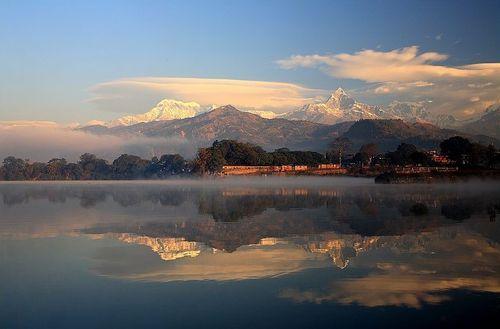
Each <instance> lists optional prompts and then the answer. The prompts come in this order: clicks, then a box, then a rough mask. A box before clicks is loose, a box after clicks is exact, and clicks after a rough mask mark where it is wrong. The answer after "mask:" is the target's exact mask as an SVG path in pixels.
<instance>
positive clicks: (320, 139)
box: [80, 105, 497, 151]
mask: <svg viewBox="0 0 500 329" xmlns="http://www.w3.org/2000/svg"><path fill="white" fill-rule="evenodd" d="M80 129H81V130H82V131H85V132H89V133H94V134H107V135H118V136H131V135H139V136H146V137H164V138H175V137H176V138H181V139H185V140H188V141H189V142H190V143H194V144H195V146H197V147H205V146H208V145H210V144H211V143H212V142H213V141H215V140H222V139H234V140H238V141H241V142H249V143H253V144H257V145H260V146H262V147H264V148H265V149H267V150H274V149H276V148H280V147H287V148H290V149H303V150H312V151H325V150H326V149H327V148H328V145H329V144H330V143H331V142H332V141H333V140H335V139H336V138H337V137H347V138H349V139H351V140H352V142H353V144H354V145H356V147H359V146H361V145H362V144H366V143H370V142H376V143H378V144H380V148H381V151H389V150H393V149H394V148H395V147H397V145H399V144H400V143H401V142H408V143H412V144H415V145H416V146H417V147H420V148H425V149H431V148H437V147H438V146H439V142H440V141H442V140H443V139H446V138H449V137H453V136H457V135H461V136H464V137H467V138H470V139H472V140H475V141H481V142H483V143H497V140H495V139H494V138H488V137H485V136H473V135H471V134H467V133H463V132H459V131H456V130H452V129H442V128H439V127H437V126H434V125H432V124H429V123H422V122H415V123H408V122H405V121H403V120H401V119H390V120H387V119H380V120H368V119H365V120H359V121H356V122H353V121H350V122H341V123H337V124H334V125H324V124H319V123H314V122H309V121H299V120H288V119H284V118H276V119H265V118H262V117H260V116H259V115H257V114H252V113H248V112H243V111H240V110H238V109H237V108H235V107H234V106H231V105H225V106H221V107H219V108H216V109H214V110H212V111H209V112H204V113H201V114H199V115H197V116H195V117H191V118H184V119H177V120H167V121H156V122H148V123H139V124H135V125H131V126H118V127H105V126H88V127H84V128H80Z"/></svg>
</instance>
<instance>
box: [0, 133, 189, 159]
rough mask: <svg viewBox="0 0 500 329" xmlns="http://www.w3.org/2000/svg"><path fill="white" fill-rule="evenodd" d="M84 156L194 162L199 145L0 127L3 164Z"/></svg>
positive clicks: (175, 140) (0, 157)
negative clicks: (175, 156) (177, 157)
mask: <svg viewBox="0 0 500 329" xmlns="http://www.w3.org/2000/svg"><path fill="white" fill-rule="evenodd" d="M83 153H93V154H95V155H97V156H98V157H101V158H105V159H107V160H112V159H115V158H117V157H118V156H120V155H121V154H124V153H127V154H133V155H138V156H140V157H143V158H146V159H150V158H152V157H153V156H160V155H162V154H167V153H179V154H181V155H182V156H184V157H186V158H192V157H193V156H194V154H195V153H196V145H193V143H190V142H189V141H188V140H186V139H181V138H161V137H155V138H152V137H139V136H136V137H133V136H128V137H118V136H109V135H99V136H98V135H93V134H89V133H85V132H82V131H77V130H74V129H70V128H66V127H60V126H50V125H47V126H9V125H2V124H0V160H3V159H4V158H5V157H7V156H11V155H12V156H15V157H18V158H22V159H29V160H30V161H42V162H46V161H48V160H50V159H52V158H66V160H68V161H76V160H77V159H78V158H79V157H80V155H81V154H83Z"/></svg>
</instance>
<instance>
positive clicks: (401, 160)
mask: <svg viewBox="0 0 500 329" xmlns="http://www.w3.org/2000/svg"><path fill="white" fill-rule="evenodd" d="M351 145H352V144H351V142H350V141H349V139H347V138H337V139H336V140H335V141H334V142H332V144H331V145H330V150H329V151H328V153H327V158H329V159H330V160H331V161H332V162H337V163H342V164H344V165H346V166H356V165H381V166H406V165H416V166H436V165H439V164H438V163H436V162H434V160H433V158H432V156H431V154H429V153H428V152H425V151H422V150H419V149H418V148H417V147H416V146H415V145H413V144H409V143H401V144H400V145H399V146H398V147H397V149H396V150H394V151H390V152H386V153H382V152H379V150H378V146H377V144H376V143H368V144H365V145H362V146H361V148H360V149H359V150H358V151H357V152H356V153H354V154H352V150H351V149H350V148H351ZM439 149H440V154H441V155H444V156H447V157H448V158H449V159H450V160H451V161H452V163H453V165H455V166H457V167H461V168H475V169H499V168H500V153H499V151H498V150H497V149H496V148H495V146H494V145H491V144H490V145H488V146H486V145H483V144H479V143H474V142H471V141H469V140H468V139H467V138H464V137H461V136H454V137H450V138H448V139H445V140H443V141H442V142H441V143H440V144H439Z"/></svg>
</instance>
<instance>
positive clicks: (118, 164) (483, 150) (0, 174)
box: [0, 136, 500, 181]
mask: <svg viewBox="0 0 500 329" xmlns="http://www.w3.org/2000/svg"><path fill="white" fill-rule="evenodd" d="M440 149H441V154H443V155H446V156H447V157H448V158H449V159H451V160H452V161H453V163H454V165H456V166H459V167H467V168H483V169H498V168H499V167H500V155H499V152H498V151H497V150H496V149H495V147H494V146H493V145H489V146H484V145H481V144H478V143H471V142H470V141H469V140H467V139H465V138H462V137H458V136H457V137H452V138H449V139H447V140H444V141H443V142H441V144H440ZM348 150H349V140H347V139H345V138H343V139H337V140H335V141H334V142H333V143H332V144H331V147H330V149H329V150H328V151H327V152H326V153H325V154H322V153H318V152H312V151H291V150H289V149H287V148H281V149H277V150H274V151H272V152H267V151H265V150H264V149H263V148H261V147H260V146H257V145H253V144H250V143H240V142H237V141H234V140H222V141H215V142H214V143H213V144H212V146H211V147H207V148H201V149H200V150H199V151H198V154H197V155H196V157H195V158H194V159H193V160H186V159H184V158H183V157H182V156H181V155H179V154H165V155H162V156H161V157H159V158H158V157H153V158H152V159H151V160H147V159H142V158H140V157H138V156H135V155H129V154H122V155H121V156H119V157H118V158H117V159H115V160H114V161H112V162H111V163H109V162H108V161H106V160H105V159H101V158H98V157H97V156H96V155H94V154H89V153H85V154H83V155H81V156H80V158H79V160H78V161H77V162H76V163H72V162H68V161H66V159H64V158H54V159H51V160H50V161H48V162H47V163H43V162H30V161H29V160H23V159H19V158H15V157H12V156H10V157H7V158H5V159H4V160H3V163H2V166H1V167H0V180H9V181H15V180H110V179H116V180H127V179H162V178H167V177H170V176H174V175H203V174H214V173H218V172H220V171H221V170H222V167H223V166H224V165H255V166H257V165H259V166H265V165H295V164H299V165H308V166H316V165H318V164H322V163H342V164H343V165H345V166H347V167H356V166H361V165H362V166H366V165H368V166H370V165H379V166H383V167H386V166H387V167H389V166H404V165H423V166H427V165H437V164H436V163H434V162H433V160H432V157H431V156H430V155H429V154H428V153H426V152H423V151H420V150H418V149H417V148H416V147H415V146H414V145H411V144H405V143H403V144H401V145H399V146H398V148H397V149H396V150H394V151H392V152H388V153H385V154H383V153H380V152H379V151H378V147H377V145H376V144H375V143H370V144H366V145H363V146H361V148H360V149H359V150H358V152H356V153H354V154H352V153H349V151H348Z"/></svg>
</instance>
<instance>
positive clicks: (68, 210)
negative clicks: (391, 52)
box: [0, 177, 500, 329]
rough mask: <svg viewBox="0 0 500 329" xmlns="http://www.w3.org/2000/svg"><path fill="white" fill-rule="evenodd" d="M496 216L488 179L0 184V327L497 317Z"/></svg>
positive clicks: (406, 322)
mask: <svg viewBox="0 0 500 329" xmlns="http://www.w3.org/2000/svg"><path fill="white" fill-rule="evenodd" d="M499 211H500V186H499V185H498V183H495V182H468V183H457V184H441V185H438V184H435V185H431V184H428V185H427V184H422V185H418V184H416V185H375V184H374V183H373V180H370V179H364V178H345V177H343V178H334V177H327V178H323V177H304V178H300V177H288V178H287V177H281V178H276V177H246V178H227V179H226V178H221V179H205V180H187V179H186V180H181V179H179V180H166V181H127V182H26V183H22V182H21V183H1V184H0V327H1V328H51V329H55V328H145V327H162V328H332V327H335V328H363V327H369V328H390V327H406V328H422V327H436V328H437V327H440V328H443V327H455V328H456V327H479V326H480V325H481V324H486V323H487V322H488V321H490V322H491V321H494V322H496V323H498V321H499V320H500V312H499V311H500V223H499V219H500V217H499Z"/></svg>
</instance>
